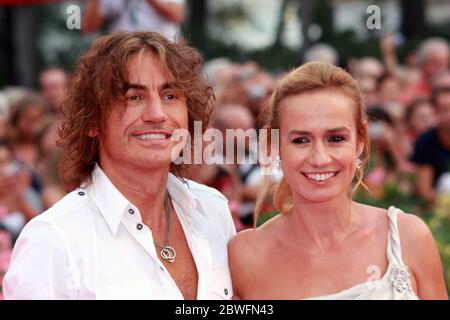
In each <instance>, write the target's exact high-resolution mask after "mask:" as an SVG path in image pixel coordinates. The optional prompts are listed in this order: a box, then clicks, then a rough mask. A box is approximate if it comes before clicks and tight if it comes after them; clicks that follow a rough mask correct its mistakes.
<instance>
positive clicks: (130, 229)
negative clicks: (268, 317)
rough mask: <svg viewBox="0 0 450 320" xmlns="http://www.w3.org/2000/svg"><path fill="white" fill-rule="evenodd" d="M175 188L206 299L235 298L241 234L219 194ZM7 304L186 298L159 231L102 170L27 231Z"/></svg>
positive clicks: (196, 187)
mask: <svg viewBox="0 0 450 320" xmlns="http://www.w3.org/2000/svg"><path fill="white" fill-rule="evenodd" d="M167 189H168V191H169V193H170V196H171V198H172V202H173V206H174V208H175V211H176V214H177V216H178V218H179V220H180V223H181V225H182V227H183V230H184V233H185V236H186V240H187V242H188V245H189V248H190V250H191V253H192V256H193V258H194V261H195V264H196V267H197V271H198V275H199V277H198V290H197V298H198V299H231V297H232V295H233V291H232V285H231V278H230V273H229V269H228V255H227V243H228V240H229V239H230V238H232V237H233V236H234V235H235V234H236V230H235V227H234V224H233V221H232V218H231V215H230V212H229V209H228V205H227V199H226V198H225V197H224V196H223V195H222V194H221V193H220V192H218V191H217V190H215V189H212V188H209V187H207V186H204V185H201V184H198V183H196V182H193V181H190V180H184V181H182V180H181V179H179V178H177V177H175V176H174V175H172V174H169V177H168V184H167ZM3 291H4V296H5V298H6V299H172V300H176V299H183V295H182V294H181V292H180V290H179V289H178V287H177V285H176V284H175V281H174V280H173V278H172V277H171V275H170V273H169V272H168V271H167V269H166V268H165V266H164V265H163V264H162V263H161V261H160V260H159V259H158V257H157V252H156V249H155V246H154V244H153V237H152V231H151V230H150V229H149V228H148V227H147V226H145V225H144V224H143V222H142V218H141V215H140V212H139V210H138V208H137V207H135V206H134V205H133V204H132V203H130V202H129V201H128V200H127V199H126V198H125V197H124V196H123V195H122V194H121V193H120V192H119V191H118V190H117V189H116V187H115V186H114V185H113V184H112V183H111V181H110V180H109V179H108V177H107V176H106V175H105V174H104V172H103V171H102V170H101V169H100V167H99V166H96V168H95V170H94V171H93V175H92V184H90V185H88V186H87V187H86V188H78V189H76V190H74V191H73V192H71V193H69V194H68V195H67V196H65V197H64V198H63V199H62V200H61V201H59V202H58V203H56V204H55V205H54V206H53V207H52V208H50V209H49V210H47V211H46V212H44V213H42V214H41V215H39V216H38V217H36V218H34V219H33V220H31V221H30V222H29V223H28V224H27V225H26V226H25V228H24V229H23V231H22V233H21V235H20V237H19V239H18V240H17V242H16V244H15V247H14V251H13V254H12V259H11V264H10V267H9V270H8V272H7V273H6V275H5V277H4V281H3Z"/></svg>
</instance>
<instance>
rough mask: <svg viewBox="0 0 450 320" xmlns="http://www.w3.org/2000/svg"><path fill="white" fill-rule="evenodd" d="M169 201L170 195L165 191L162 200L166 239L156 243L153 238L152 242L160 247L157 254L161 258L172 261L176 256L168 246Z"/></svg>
mask: <svg viewBox="0 0 450 320" xmlns="http://www.w3.org/2000/svg"><path fill="white" fill-rule="evenodd" d="M169 201H171V200H170V195H169V193H168V192H166V197H165V200H164V213H165V216H166V240H165V242H164V245H163V246H162V245H160V244H158V243H156V241H155V240H153V243H154V244H155V246H156V247H158V249H160V252H159V255H160V256H161V258H163V259H164V260H166V261H169V262H171V263H172V262H174V261H175V258H176V256H177V252H176V251H175V249H174V248H173V247H171V246H170V244H169V242H170V208H169Z"/></svg>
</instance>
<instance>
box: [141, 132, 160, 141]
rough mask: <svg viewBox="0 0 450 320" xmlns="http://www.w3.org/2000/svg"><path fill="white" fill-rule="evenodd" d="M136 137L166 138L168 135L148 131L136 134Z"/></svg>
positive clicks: (143, 138) (142, 138) (146, 138)
mask: <svg viewBox="0 0 450 320" xmlns="http://www.w3.org/2000/svg"><path fill="white" fill-rule="evenodd" d="M136 138H138V139H141V140H150V139H166V135H165V134H164V133H147V134H141V135H139V136H136Z"/></svg>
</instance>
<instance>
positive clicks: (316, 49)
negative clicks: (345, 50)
mask: <svg viewBox="0 0 450 320" xmlns="http://www.w3.org/2000/svg"><path fill="white" fill-rule="evenodd" d="M311 61H319V62H327V63H331V64H334V65H337V64H338V62H339V55H338V53H337V51H336V49H334V48H333V47H332V46H330V45H329V44H326V43H317V44H314V45H312V46H311V47H309V48H308V49H307V50H306V52H305V58H304V62H305V63H307V62H311Z"/></svg>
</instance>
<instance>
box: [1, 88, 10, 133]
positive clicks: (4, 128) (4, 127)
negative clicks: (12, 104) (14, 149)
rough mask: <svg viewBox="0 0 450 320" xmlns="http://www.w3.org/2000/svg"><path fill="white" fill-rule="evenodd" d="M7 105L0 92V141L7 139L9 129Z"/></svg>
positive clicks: (4, 97) (6, 100)
mask: <svg viewBox="0 0 450 320" xmlns="http://www.w3.org/2000/svg"><path fill="white" fill-rule="evenodd" d="M8 119H9V104H8V99H7V98H6V96H5V95H4V93H2V92H0V139H6V140H7V139H9V133H10V129H9V126H8Z"/></svg>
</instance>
